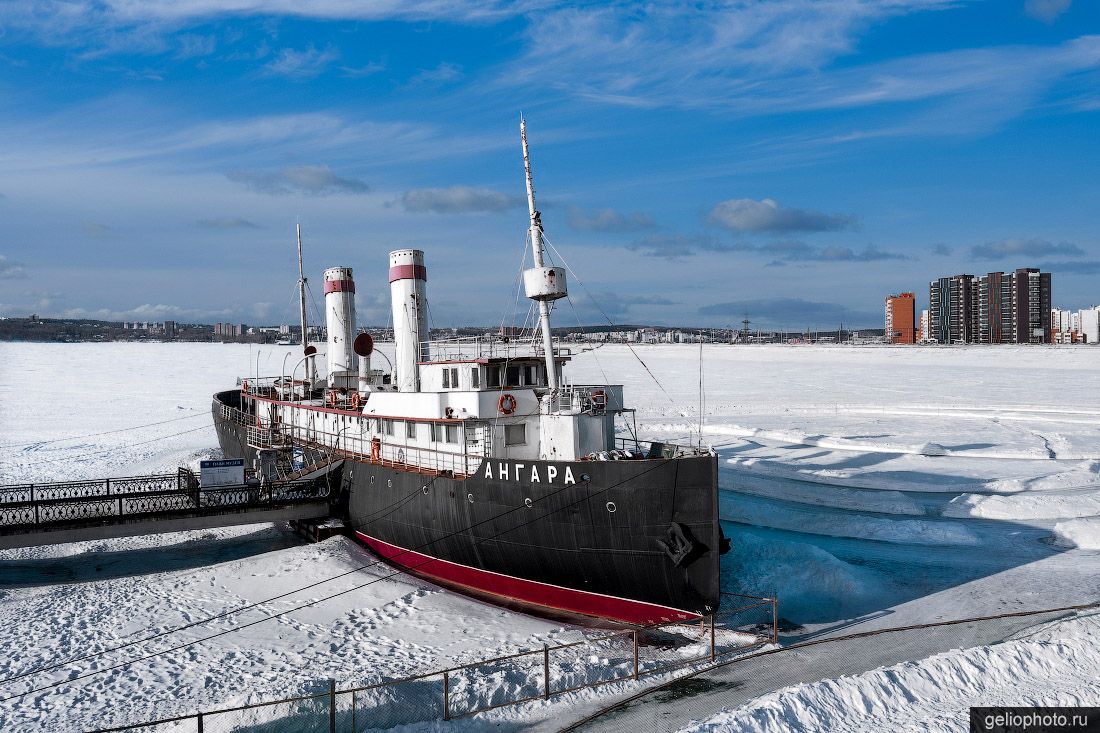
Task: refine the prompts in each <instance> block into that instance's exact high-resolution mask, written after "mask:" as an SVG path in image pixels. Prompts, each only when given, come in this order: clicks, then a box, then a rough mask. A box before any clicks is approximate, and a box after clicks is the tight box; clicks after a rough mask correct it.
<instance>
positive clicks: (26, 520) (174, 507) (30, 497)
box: [0, 462, 341, 550]
mask: <svg viewBox="0 0 1100 733" xmlns="http://www.w3.org/2000/svg"><path fill="white" fill-rule="evenodd" d="M340 466H341V463H339V462H334V463H330V464H328V465H326V466H324V467H323V468H322V469H320V470H318V471H314V472H313V473H311V474H308V475H306V476H301V477H298V478H296V479H294V480H281V481H266V482H261V481H258V480H251V481H247V482H246V483H243V484H234V485H229V486H212V487H203V486H201V485H200V483H199V480H198V477H197V476H195V474H194V473H193V472H192V471H190V470H188V469H186V468H180V469H179V470H178V471H177V472H176V473H174V474H161V475H155V476H131V477H126V478H105V479H94V480H89V481H61V482H52V483H26V484H12V485H0V550H7V549H13V548H17V547H33V546H38V545H55V544H61V543H65V542H83V541H88V540H102V539H110V538H114V537H132V536H135V535H142V534H160V533H163V532H181V531H185V530H194V529H210V528H213V527H228V526H232V525H241V524H260V523H266V522H286V521H292V520H304V519H317V518H322V517H327V516H329V514H330V505H331V502H332V501H333V500H334V499H335V497H336V494H337V488H338V487H339V468H340Z"/></svg>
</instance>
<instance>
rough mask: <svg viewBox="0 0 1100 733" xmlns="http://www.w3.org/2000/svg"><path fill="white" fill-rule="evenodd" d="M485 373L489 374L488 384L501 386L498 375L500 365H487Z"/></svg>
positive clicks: (499, 373) (500, 369)
mask: <svg viewBox="0 0 1100 733" xmlns="http://www.w3.org/2000/svg"><path fill="white" fill-rule="evenodd" d="M485 371H486V373H487V374H488V376H489V386H490V387H499V386H501V382H500V376H501V372H502V371H503V369H502V368H501V367H488V368H487V369H486V370H485Z"/></svg>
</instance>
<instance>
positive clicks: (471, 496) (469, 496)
mask: <svg viewBox="0 0 1100 733" xmlns="http://www.w3.org/2000/svg"><path fill="white" fill-rule="evenodd" d="M466 499H467V500H469V502H470V503H471V504H473V503H474V495H473V494H466Z"/></svg>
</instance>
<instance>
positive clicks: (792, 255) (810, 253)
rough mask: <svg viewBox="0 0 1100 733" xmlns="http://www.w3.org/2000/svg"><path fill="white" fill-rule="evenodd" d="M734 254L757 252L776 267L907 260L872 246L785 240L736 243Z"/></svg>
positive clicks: (899, 254) (904, 256)
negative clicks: (818, 243)
mask: <svg viewBox="0 0 1100 733" xmlns="http://www.w3.org/2000/svg"><path fill="white" fill-rule="evenodd" d="M728 249H730V250H731V251H734V252H759V253H761V254H764V255H767V256H768V257H774V258H776V259H777V260H778V261H779V262H777V261H776V260H773V261H772V262H770V263H769V264H771V265H773V266H774V265H776V264H779V263H780V262H783V261H785V262H803V261H813V262H879V261H882V260H907V259H909V257H908V256H906V255H904V254H902V253H900V252H889V251H886V250H882V249H879V248H878V247H874V246H870V245H869V246H867V247H864V248H863V249H861V250H857V249H852V248H851V247H838V246H831V247H815V246H812V245H809V244H807V243H805V242H799V241H795V240H786V241H779V242H769V243H767V244H747V243H744V242H737V243H734V244H731V245H730V246H729V248H728Z"/></svg>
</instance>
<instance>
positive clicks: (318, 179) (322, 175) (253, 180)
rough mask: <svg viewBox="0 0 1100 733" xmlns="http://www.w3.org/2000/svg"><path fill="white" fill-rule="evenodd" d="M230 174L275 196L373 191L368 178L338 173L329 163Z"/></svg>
mask: <svg viewBox="0 0 1100 733" xmlns="http://www.w3.org/2000/svg"><path fill="white" fill-rule="evenodd" d="M226 177H227V178H228V179H229V180H231V181H234V182H236V183H243V184H244V185H245V186H247V187H248V188H250V189H251V190H253V191H256V192H257V193H266V194H271V195H275V196H278V195H284V194H290V193H306V194H310V195H313V196H329V195H331V194H337V193H350V194H360V193H366V192H367V191H369V190H370V186H368V185H367V184H366V182H365V181H361V180H359V179H357V178H345V177H343V176H338V175H336V174H335V173H334V172H333V171H332V169H331V168H329V167H328V166H327V165H298V166H289V167H287V168H283V169H282V170H279V171H230V172H229V173H226Z"/></svg>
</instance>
